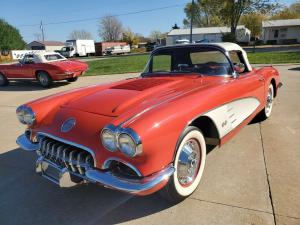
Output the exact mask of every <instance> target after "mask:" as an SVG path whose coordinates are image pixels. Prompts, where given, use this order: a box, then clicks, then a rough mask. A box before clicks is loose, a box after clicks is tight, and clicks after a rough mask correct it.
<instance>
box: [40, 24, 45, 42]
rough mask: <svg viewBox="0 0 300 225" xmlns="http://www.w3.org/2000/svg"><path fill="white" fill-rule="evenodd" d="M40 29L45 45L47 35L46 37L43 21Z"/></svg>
mask: <svg viewBox="0 0 300 225" xmlns="http://www.w3.org/2000/svg"><path fill="white" fill-rule="evenodd" d="M40 29H41V31H42V39H43V43H44V42H45V35H44V26H43V21H42V20H41V25H40Z"/></svg>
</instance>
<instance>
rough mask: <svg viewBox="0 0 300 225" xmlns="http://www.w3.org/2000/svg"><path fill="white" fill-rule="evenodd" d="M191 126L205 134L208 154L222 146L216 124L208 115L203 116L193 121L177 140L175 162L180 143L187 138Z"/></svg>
mask: <svg viewBox="0 0 300 225" xmlns="http://www.w3.org/2000/svg"><path fill="white" fill-rule="evenodd" d="M191 126H193V127H196V128H198V129H199V130H200V131H201V133H202V134H203V136H204V139H205V144H206V148H207V149H206V150H207V153H209V152H210V151H211V150H213V149H214V148H215V147H216V146H218V145H220V134H219V131H218V129H217V126H216V124H215V123H214V121H213V120H212V119H211V118H210V117H208V116H206V115H201V116H199V117H197V118H195V119H193V120H192V121H190V122H189V123H188V124H187V126H186V127H185V128H184V129H183V131H182V132H181V134H180V136H179V138H178V140H177V143H176V148H175V151H174V156H173V161H174V160H175V156H176V154H177V151H178V148H179V145H180V142H181V140H182V139H183V137H184V136H185V132H186V130H187V129H188V128H189V127H191Z"/></svg>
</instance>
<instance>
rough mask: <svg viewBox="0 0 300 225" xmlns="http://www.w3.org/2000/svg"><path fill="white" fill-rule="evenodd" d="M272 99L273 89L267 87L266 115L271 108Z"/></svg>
mask: <svg viewBox="0 0 300 225" xmlns="http://www.w3.org/2000/svg"><path fill="white" fill-rule="evenodd" d="M273 100H274V94H273V89H272V88H269V91H268V95H267V103H266V107H265V110H266V114H267V115H268V114H270V113H271V110H272V107H273Z"/></svg>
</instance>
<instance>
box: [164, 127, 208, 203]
mask: <svg viewBox="0 0 300 225" xmlns="http://www.w3.org/2000/svg"><path fill="white" fill-rule="evenodd" d="M205 159H206V144H205V139H204V136H203V134H202V133H201V131H200V130H199V129H198V128H196V127H193V126H190V127H188V128H187V129H186V130H185V131H184V132H183V134H182V137H181V139H180V144H179V147H178V149H177V153H176V157H175V161H174V167H175V169H176V170H175V173H174V174H173V175H172V177H170V179H169V181H168V183H167V184H166V186H165V187H164V188H163V189H162V190H161V191H160V193H161V195H162V196H163V197H164V198H166V199H167V200H168V201H170V202H175V203H177V202H180V201H182V200H184V199H185V198H187V197H188V196H190V195H191V194H192V193H193V192H194V191H195V190H196V188H197V187H198V185H199V183H200V180H201V177H202V174H203V170H204V166H205Z"/></svg>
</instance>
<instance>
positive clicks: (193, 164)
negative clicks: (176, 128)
mask: <svg viewBox="0 0 300 225" xmlns="http://www.w3.org/2000/svg"><path fill="white" fill-rule="evenodd" d="M200 148H201V147H200V144H199V143H198V141H197V140H196V139H189V140H188V141H187V142H186V143H185V144H184V146H183V147H182V149H181V152H180V155H179V160H178V165H177V179H178V181H179V183H180V185H182V186H184V187H187V186H189V185H191V184H192V183H193V182H194V180H195V178H196V176H197V174H198V170H199V168H200V165H201V149H200Z"/></svg>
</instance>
